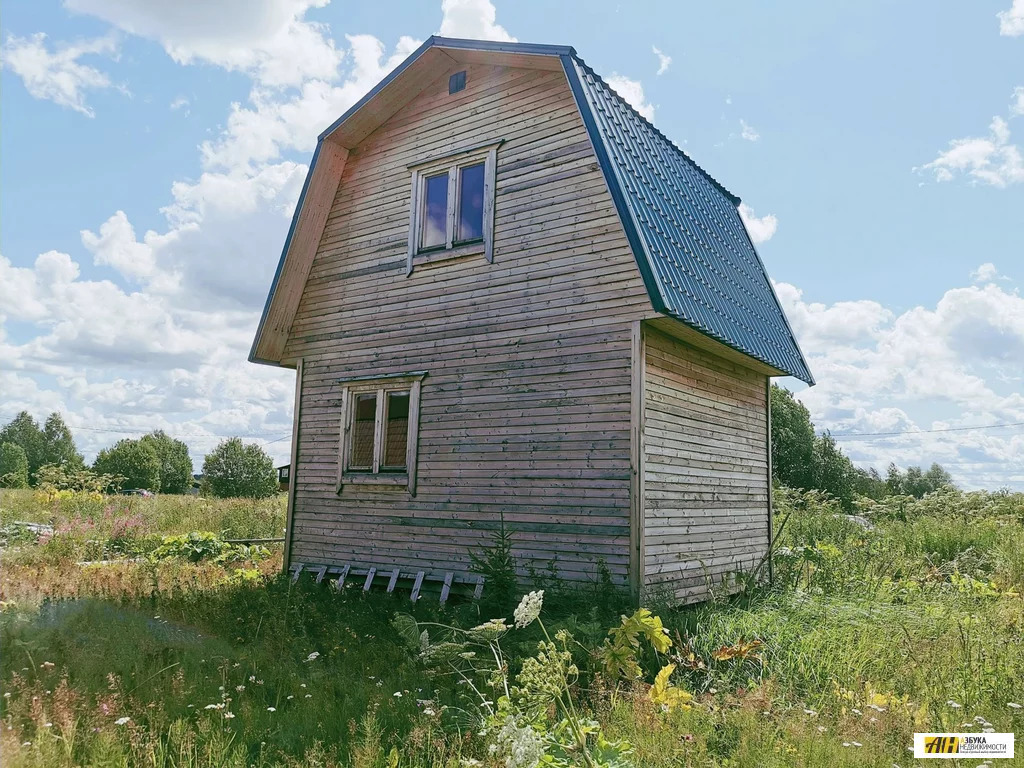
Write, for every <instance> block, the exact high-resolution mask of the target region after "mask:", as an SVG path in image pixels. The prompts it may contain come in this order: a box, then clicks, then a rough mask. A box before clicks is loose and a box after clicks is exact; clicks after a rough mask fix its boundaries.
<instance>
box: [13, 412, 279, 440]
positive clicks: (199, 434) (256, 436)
mask: <svg viewBox="0 0 1024 768" xmlns="http://www.w3.org/2000/svg"><path fill="white" fill-rule="evenodd" d="M0 418H4V419H7V418H8V417H6V416H5V417H0ZM9 418H12V419H13V418H14V417H13V416H11V417H9ZM68 429H70V430H71V431H72V432H78V431H83V432H102V433H105V434H108V435H148V434H151V433H153V432H155V431H156V430H153V429H138V428H128V429H124V428H116V429H110V428H107V427H76V426H73V425H71V424H68ZM272 434H275V435H279V436H278V437H275V438H274V439H273V440H268V439H267V437H268V436H264V435H260V434H248V435H240V434H238V433H235V434H230V435H228V434H218V433H214V432H175V433H174V434H173V435H171V437H174V438H179V437H243V438H246V439H248V440H263V441H264V442H266V444H267V445H269V444H270V443H277V442H280V441H281V440H284V439H286V438H289V437H291V436H292V433H291V432H288V433H285V434H281V433H279V432H275V433H272Z"/></svg>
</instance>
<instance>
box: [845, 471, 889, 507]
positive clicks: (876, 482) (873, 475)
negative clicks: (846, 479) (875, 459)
mask: <svg viewBox="0 0 1024 768" xmlns="http://www.w3.org/2000/svg"><path fill="white" fill-rule="evenodd" d="M853 491H854V493H856V494H857V495H858V496H867V497H868V498H869V499H874V500H875V501H881V500H882V499H884V498H885V497H886V496H887V495H888V486H887V485H886V482H885V480H883V479H882V476H881V475H879V474H878V470H877V469H875V468H874V467H871V469H861V468H860V467H854V475H853Z"/></svg>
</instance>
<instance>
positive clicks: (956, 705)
mask: <svg viewBox="0 0 1024 768" xmlns="http://www.w3.org/2000/svg"><path fill="white" fill-rule="evenodd" d="M946 706H947V707H952V708H953V709H960V707H961V705H960V704H957V703H956V702H955V701H953V700H952V699H950V700H949V701H947V702H946Z"/></svg>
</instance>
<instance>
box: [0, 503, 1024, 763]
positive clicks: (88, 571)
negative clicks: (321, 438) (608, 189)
mask: <svg viewBox="0 0 1024 768" xmlns="http://www.w3.org/2000/svg"><path fill="white" fill-rule="evenodd" d="M283 511H284V505H283V501H282V500H281V499H272V500H269V501H264V502H251V501H241V500H238V501H214V500H207V499H202V498H197V497H187V496H183V497H178V496H162V497H158V498H156V499H139V498H126V497H99V496H89V495H86V494H73V495H70V496H66V497H64V498H56V499H46V498H41V497H39V496H37V495H35V494H34V493H33V492H31V491H3V492H2V496H0V539H2V540H3V542H2V543H3V547H4V551H3V555H2V557H3V563H2V600H3V604H2V607H3V610H2V613H0V632H2V636H0V642H2V656H0V684H2V690H3V698H2V703H0V721H2V740H0V746H2V751H3V763H4V765H5V766H11V767H12V768H15V767H20V766H167V767H170V766H175V767H178V766H324V767H326V766H339V767H340V766H345V767H350V768H371V767H375V768H398V767H399V766H402V767H410V768H411V767H414V766H415V767H416V768H420V767H421V766H426V767H431V768H442V767H444V768H448V767H454V766H464V765H476V766H493V767H494V768H499V767H501V766H506V767H508V766H532V765H536V764H538V760H541V761H542V762H540V763H539V764H540V765H553V766H559V765H566V766H567V765H580V766H600V765H606V766H626V765H632V766H643V767H647V766H652V767H660V766H758V767H760V766H884V768H890V766H893V765H900V766H908V765H913V764H915V762H914V760H913V759H912V756H911V754H910V752H908V747H909V746H910V744H911V741H912V734H913V733H914V731H949V730H953V731H973V732H978V733H981V732H983V731H985V730H986V729H993V730H995V731H1015V732H1017V733H1024V708H1022V706H1021V705H1022V704H1024V631H1022V630H1024V602H1022V598H1021V594H1022V590H1024V495H1022V494H1016V495H1014V494H1007V493H963V492H960V491H956V490H945V491H941V492H938V493H935V494H931V495H929V496H926V497H925V498H924V499H921V500H915V499H911V498H909V497H896V498H890V499H888V500H886V501H885V502H882V503H876V504H870V503H869V504H865V505H864V507H863V509H862V510H861V513H862V515H863V516H864V517H865V518H866V519H867V520H868V521H869V522H870V527H865V526H863V525H862V524H860V523H858V522H857V521H854V520H851V519H850V518H848V517H847V516H845V515H842V514H841V513H840V511H839V509H838V507H836V506H835V505H834V504H832V503H830V502H828V501H827V500H825V499H824V498H822V497H820V496H818V495H815V494H800V493H795V492H792V491H787V490H785V489H780V490H778V491H777V493H776V517H775V519H776V526H777V528H778V529H780V530H779V531H778V539H779V542H778V543H779V547H778V549H777V551H776V553H775V556H774V558H773V562H772V570H773V575H774V580H773V584H772V585H771V586H758V587H750V588H748V589H746V590H744V591H743V592H741V593H740V594H738V595H735V596H733V597H724V596H723V597H722V599H720V600H717V601H714V602H711V603H708V604H705V605H701V606H697V607H691V608H684V609H670V608H667V607H662V606H651V608H652V610H653V613H654V615H646V614H634V613H633V609H632V608H631V607H629V606H628V605H627V604H626V603H625V602H624V601H623V599H622V596H621V595H619V594H617V593H616V592H615V591H614V590H613V589H611V588H610V587H609V585H607V584H602V583H600V580H599V581H598V582H597V583H595V584H593V585H592V586H589V587H582V588H580V587H577V588H574V589H568V588H565V587H563V586H560V585H559V584H558V583H557V579H550V580H548V582H547V583H544V584H541V585H523V586H522V591H526V590H528V589H536V588H538V587H541V588H543V589H544V595H543V597H540V596H538V595H534V596H533V597H532V598H530V599H528V600H526V601H524V603H523V604H522V605H519V607H518V608H517V604H519V595H520V594H521V592H520V593H517V594H516V595H514V596H508V597H506V598H505V599H504V600H502V599H501V596H500V595H497V594H494V592H500V590H492V591H491V593H490V594H489V593H488V591H485V595H484V599H483V600H482V601H481V602H480V603H479V604H478V603H472V602H461V603H453V604H451V605H449V606H446V607H443V608H442V607H439V606H437V604H436V603H435V602H434V601H431V600H421V601H420V602H419V603H418V604H416V605H415V606H413V605H411V604H410V602H409V600H408V597H407V595H384V594H376V593H371V594H364V593H363V592H362V590H361V589H359V588H358V587H355V588H351V589H345V590H343V591H342V593H338V592H336V591H335V590H333V589H330V588H328V587H326V586H315V585H313V584H310V583H305V582H303V583H300V584H298V585H292V584H291V583H290V581H289V580H288V579H287V578H284V577H282V576H280V575H279V571H280V566H281V553H280V550H279V549H278V550H274V549H272V548H261V547H258V546H257V547H252V548H245V547H239V546H234V545H229V544H225V543H223V539H225V538H252V537H259V538H269V537H273V536H276V535H280V531H281V528H282V525H283V519H284V515H283ZM14 520H18V521H34V522H41V523H47V524H51V525H53V532H52V534H51V533H43V534H42V535H38V534H37V533H35V532H32V531H29V530H26V529H25V527H23V526H15V525H12V521H14ZM204 531H205V532H209V535H205V536H199V535H196V536H189V534H191V533H193V532H204ZM513 543H514V540H513ZM83 563H85V564H83ZM497 617H506V619H507V621H506V622H494V621H490V620H491V619H495V618H497ZM623 617H626V618H623ZM662 626H663V629H662ZM609 630H613V631H612V632H611V633H609ZM1020 751H1021V750H1018V754H1019V753H1020ZM541 755H543V757H542V756H541ZM1013 762H1014V761H1000V764H1012V763H1013ZM1016 762H1024V761H1022V759H1021V758H1018V760H1017V761H1016ZM954 764H956V763H954ZM964 764H968V763H967V762H966V761H965V762H964ZM970 764H974V765H976V764H978V763H977V762H975V761H971V762H970Z"/></svg>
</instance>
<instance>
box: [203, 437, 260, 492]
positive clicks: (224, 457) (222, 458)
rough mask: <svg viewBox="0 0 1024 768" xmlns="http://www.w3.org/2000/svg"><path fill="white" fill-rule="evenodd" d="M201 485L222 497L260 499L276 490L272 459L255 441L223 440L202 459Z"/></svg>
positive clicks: (234, 438)
mask: <svg viewBox="0 0 1024 768" xmlns="http://www.w3.org/2000/svg"><path fill="white" fill-rule="evenodd" d="M203 485H204V489H205V490H207V491H208V492H209V493H212V494H213V495H214V496H219V497H221V498H229V497H245V498H252V499H262V498H265V497H267V496H273V495H274V494H275V493H277V474H276V473H275V472H274V462H273V460H271V458H270V456H268V455H267V452H266V451H264V450H263V449H262V448H260V447H259V446H258V445H243V443H242V441H241V439H240V438H237V437H232V438H231V439H230V440H224V441H222V442H221V443H220V444H219V445H218V446H217V447H216V448H214V449H213V451H212V452H211V453H209V454H207V456H206V459H205V460H204V461H203Z"/></svg>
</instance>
